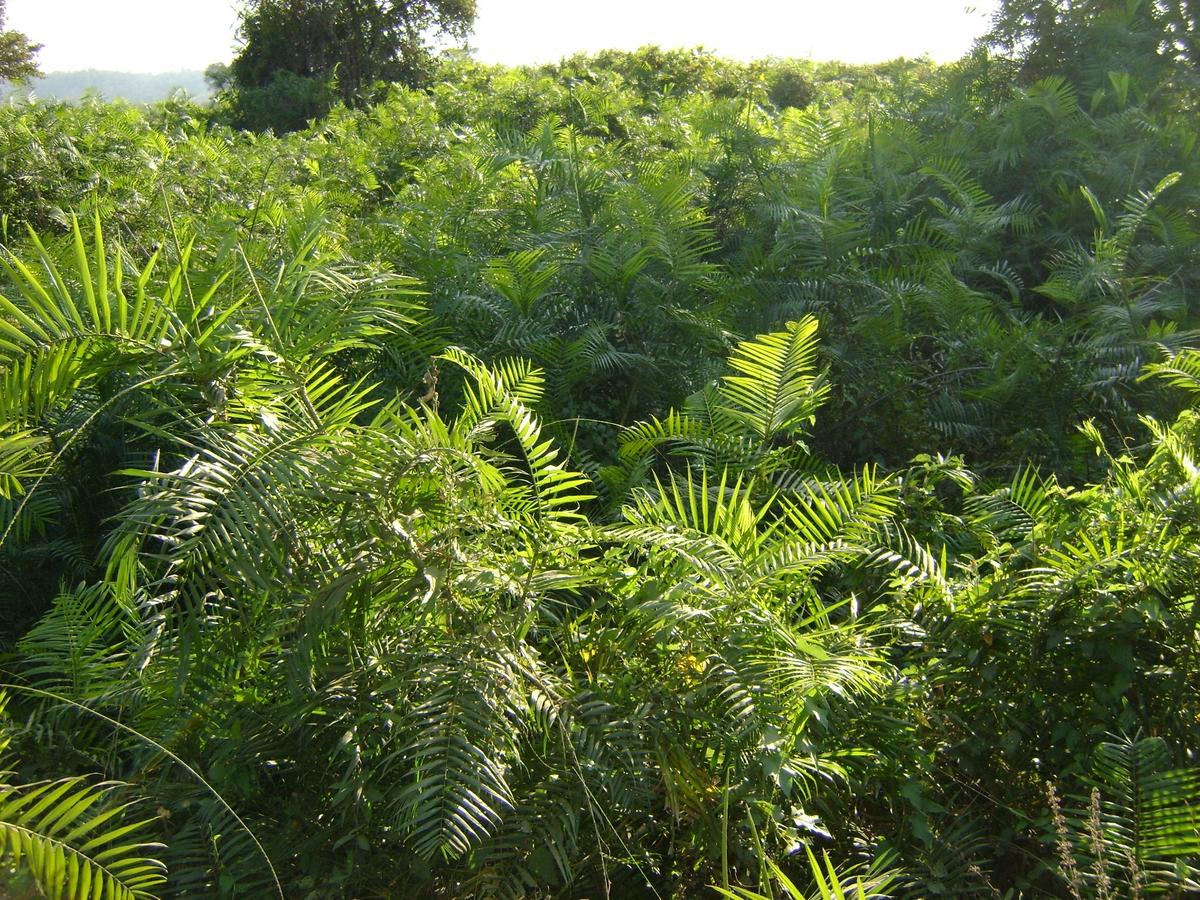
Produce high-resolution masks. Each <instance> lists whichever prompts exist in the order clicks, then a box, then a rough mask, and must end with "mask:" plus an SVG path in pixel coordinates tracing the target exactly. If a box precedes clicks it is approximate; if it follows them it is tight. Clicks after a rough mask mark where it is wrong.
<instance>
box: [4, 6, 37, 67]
mask: <svg viewBox="0 0 1200 900" xmlns="http://www.w3.org/2000/svg"><path fill="white" fill-rule="evenodd" d="M4 7H5V0H0V81H24V80H25V79H27V78H33V77H35V76H36V75H38V74H40V73H39V71H38V67H37V63H36V62H35V61H34V56H36V55H37V52H38V51H39V50H40V49H42V47H41V45H40V44H35V43H33V42H31V41H30V40H29V38H27V37H26V36H25V35H23V34H21V32H19V31H9V30H7V29H6V28H5V27H4V22H5V16H6V12H7V10H5V8H4Z"/></svg>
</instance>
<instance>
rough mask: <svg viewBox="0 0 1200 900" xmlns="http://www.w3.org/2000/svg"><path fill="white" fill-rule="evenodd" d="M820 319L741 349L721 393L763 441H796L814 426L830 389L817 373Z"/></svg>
mask: <svg viewBox="0 0 1200 900" xmlns="http://www.w3.org/2000/svg"><path fill="white" fill-rule="evenodd" d="M816 338H817V320H816V319H815V318H813V317H812V316H807V317H805V318H804V319H801V320H800V321H799V322H790V323H788V326H787V329H786V330H785V331H781V332H775V333H772V334H764V335H759V336H758V337H757V338H755V339H754V340H752V341H745V342H743V343H741V344H739V345H738V346H737V348H736V349H735V350H734V352H733V354H732V355H731V356H730V357H729V361H728V365H729V367H730V368H731V369H733V370H734V371H735V372H736V373H738V374H736V375H726V376H724V378H723V379H722V385H721V388H720V394H721V398H722V400H723V401H725V406H726V409H727V410H728V411H729V414H730V415H731V416H732V417H734V418H735V419H737V420H738V421H739V422H741V423H742V424H743V425H744V426H745V427H746V428H747V429H748V430H750V431H752V432H753V433H754V434H755V435H756V436H757V437H758V438H759V439H761V440H762V441H764V442H769V441H772V440H774V439H775V438H776V437H792V436H793V435H795V434H796V433H797V432H798V431H800V430H802V429H803V428H805V427H807V426H809V425H811V424H812V418H813V415H814V413H815V412H816V410H817V408H818V407H819V406H820V405H821V402H822V401H823V400H824V399H825V395H826V393H827V392H828V387H827V386H826V385H825V384H824V382H823V380H822V379H821V378H820V377H819V376H818V375H817V372H816V352H817V340H816Z"/></svg>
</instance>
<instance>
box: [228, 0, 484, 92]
mask: <svg viewBox="0 0 1200 900" xmlns="http://www.w3.org/2000/svg"><path fill="white" fill-rule="evenodd" d="M241 16H242V20H241V32H240V33H241V37H242V40H243V41H244V46H243V48H242V51H241V53H239V54H238V56H237V58H236V59H235V60H234V62H233V67H232V74H233V79H234V82H235V84H236V85H237V86H238V87H240V88H263V87H266V86H268V85H269V84H271V82H272V81H274V79H275V78H276V76H277V75H278V74H279V73H281V72H288V73H291V74H293V75H299V76H302V77H314V76H316V77H329V76H335V77H336V78H337V83H338V86H339V89H340V91H341V94H342V97H343V98H344V99H345V100H347V101H353V100H354V99H355V98H356V97H358V96H359V94H360V92H361V90H362V88H363V87H365V86H367V85H369V84H371V83H372V82H374V81H377V80H384V81H401V82H405V83H408V84H415V83H419V82H420V81H422V80H423V79H424V78H425V77H426V76H427V75H428V71H429V63H430V60H431V54H430V48H429V41H430V40H431V39H433V38H436V37H438V36H449V37H453V38H463V37H465V36H466V34H467V32H468V31H469V29H470V27H471V24H472V23H473V22H474V20H475V0H246V3H245V6H244V7H243V9H242V14H241Z"/></svg>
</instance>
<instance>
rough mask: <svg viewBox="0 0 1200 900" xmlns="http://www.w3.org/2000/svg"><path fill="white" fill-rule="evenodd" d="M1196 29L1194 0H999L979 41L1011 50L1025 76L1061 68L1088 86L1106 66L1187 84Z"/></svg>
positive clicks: (1199, 59) (1105, 73)
mask: <svg viewBox="0 0 1200 900" xmlns="http://www.w3.org/2000/svg"><path fill="white" fill-rule="evenodd" d="M1198 33H1200V2H1197V0H1001V2H1000V4H999V5H998V7H997V10H996V14H995V17H994V19H993V21H992V30H991V31H990V32H989V33H988V34H987V35H986V36H985V37H984V41H985V43H987V44H990V45H991V46H993V47H996V48H998V49H1000V50H1002V51H1004V52H1014V53H1016V54H1017V56H1018V57H1019V58H1020V60H1021V64H1022V70H1023V75H1024V76H1025V78H1026V79H1027V80H1029V81H1034V80H1037V79H1039V78H1043V77H1045V76H1047V75H1063V76H1065V77H1067V78H1068V79H1070V80H1071V81H1072V82H1073V83H1074V84H1075V85H1076V86H1077V87H1079V88H1081V89H1082V90H1084V91H1085V92H1090V91H1092V90H1095V89H1096V88H1098V87H1103V86H1104V85H1106V84H1107V83H1108V81H1109V77H1110V76H1109V73H1118V74H1120V73H1127V74H1130V75H1136V76H1137V77H1138V78H1139V79H1140V80H1141V81H1142V82H1143V85H1144V87H1145V88H1147V89H1153V88H1154V87H1158V86H1166V85H1174V86H1175V87H1185V88H1186V87H1188V86H1190V87H1192V88H1194V87H1195V83H1196V80H1197V72H1198V71H1200V40H1198V39H1197V34H1198Z"/></svg>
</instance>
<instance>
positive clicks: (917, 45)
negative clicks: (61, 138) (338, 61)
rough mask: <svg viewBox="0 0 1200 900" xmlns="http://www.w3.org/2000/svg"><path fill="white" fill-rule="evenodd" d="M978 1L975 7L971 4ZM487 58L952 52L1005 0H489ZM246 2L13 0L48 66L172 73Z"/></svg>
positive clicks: (480, 36)
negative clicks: (608, 52)
mask: <svg viewBox="0 0 1200 900" xmlns="http://www.w3.org/2000/svg"><path fill="white" fill-rule="evenodd" d="M969 2H970V3H972V6H971V7H970V8H969V7H968V3H969ZM478 5H479V16H478V19H477V20H476V23H475V33H474V35H473V36H472V37H471V39H470V45H471V46H472V47H473V48H475V49H476V55H477V56H478V58H480V59H482V60H484V61H486V62H503V63H510V64H515V63H539V62H550V61H555V60H557V59H559V58H560V57H562V56H568V55H570V54H572V53H575V52H577V51H581V50H582V51H594V50H600V49H603V48H606V47H614V48H620V49H634V48H636V47H639V46H642V45H643V44H659V45H660V46H663V47H693V46H697V45H703V46H705V47H707V48H708V49H710V50H714V51H716V52H718V53H720V54H722V55H725V56H732V57H735V58H741V59H752V58H756V57H763V56H799V57H811V58H813V59H840V60H844V61H846V62H874V61H878V60H884V59H891V58H893V57H896V56H920V55H921V54H925V53H928V54H929V55H930V56H932V57H933V58H934V59H936V60H939V61H947V60H952V59H956V58H957V57H959V56H960V55H962V53H964V52H965V51H966V50H967V49H968V47H969V46H970V44H971V41H972V39H974V38H975V37H977V36H979V35H980V34H982V33H983V32H984V31H985V30H986V25H987V16H988V14H989V13H990V11H991V10H992V9H993V8H994V6H995V0H833V2H830V0H583V2H578V0H478ZM236 7H237V3H236V0H8V27H10V28H15V29H17V30H19V31H23V32H25V33H26V34H27V35H29V37H30V38H31V39H33V40H34V41H36V42H38V43H41V44H43V45H44V49H43V50H42V52H41V55H40V57H39V58H40V62H41V66H42V69H43V70H45V71H48V72H49V71H67V70H74V69H114V70H118V71H125V72H169V71H176V70H179V69H203V68H204V67H205V66H207V65H208V64H209V63H212V62H218V61H227V60H228V59H229V58H230V57H231V56H232V55H233V50H234V27H235V24H236V20H237V14H236Z"/></svg>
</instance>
